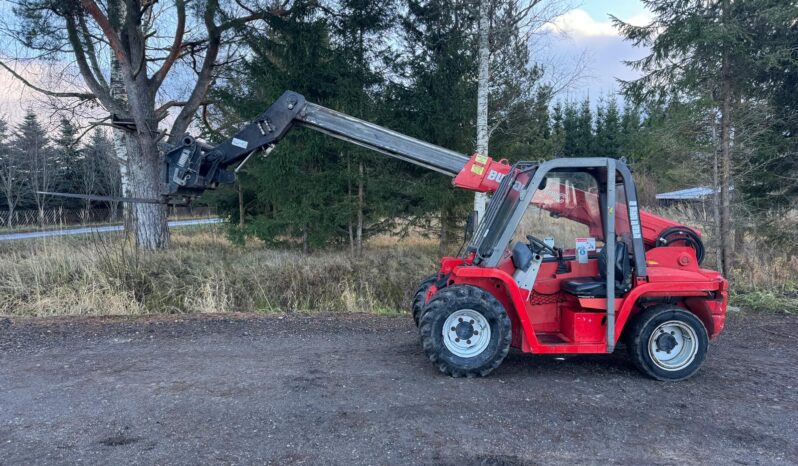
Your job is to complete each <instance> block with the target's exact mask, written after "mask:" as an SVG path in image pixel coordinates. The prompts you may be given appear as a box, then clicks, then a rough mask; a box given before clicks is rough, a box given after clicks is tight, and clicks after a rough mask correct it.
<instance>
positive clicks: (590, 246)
mask: <svg viewBox="0 0 798 466" xmlns="http://www.w3.org/2000/svg"><path fill="white" fill-rule="evenodd" d="M595 250H596V238H576V261H577V262H579V263H580V264H587V253H588V251H595Z"/></svg>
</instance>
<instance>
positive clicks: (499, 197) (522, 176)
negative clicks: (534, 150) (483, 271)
mask: <svg viewBox="0 0 798 466" xmlns="http://www.w3.org/2000/svg"><path fill="white" fill-rule="evenodd" d="M534 174H535V169H534V166H531V165H529V164H528V163H524V164H523V165H521V163H518V164H515V165H513V167H512V169H510V173H509V174H508V175H507V176H505V178H504V179H503V180H502V183H501V185H499V189H497V190H496V193H495V194H494V195H493V198H492V199H491V201H490V204H489V205H488V210H487V212H486V213H485V221H482V222H480V224H479V228H478V229H477V231H476V233H475V234H474V238H473V240H472V243H471V245H470V246H469V248H468V250H469V251H476V252H477V256H478V257H479V258H484V257H487V256H490V255H491V254H492V253H493V249H494V248H495V247H496V243H497V242H498V241H499V239H500V238H501V235H502V233H503V232H504V231H505V230H506V228H507V224H508V223H509V222H510V218H511V217H512V216H513V212H515V210H516V207H517V206H518V204H519V202H521V198H522V197H523V193H524V192H525V191H526V188H527V186H528V185H529V182H530V181H531V180H532V177H533V176H534Z"/></svg>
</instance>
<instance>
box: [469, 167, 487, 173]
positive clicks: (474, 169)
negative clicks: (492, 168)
mask: <svg viewBox="0 0 798 466" xmlns="http://www.w3.org/2000/svg"><path fill="white" fill-rule="evenodd" d="M471 171H472V172H474V173H476V174H477V175H481V174H482V173H483V172H484V171H485V167H480V166H479V165H472V166H471Z"/></svg>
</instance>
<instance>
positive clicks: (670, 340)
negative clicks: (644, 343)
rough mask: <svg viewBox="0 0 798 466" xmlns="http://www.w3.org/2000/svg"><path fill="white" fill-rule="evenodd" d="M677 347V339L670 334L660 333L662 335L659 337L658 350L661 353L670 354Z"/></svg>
mask: <svg viewBox="0 0 798 466" xmlns="http://www.w3.org/2000/svg"><path fill="white" fill-rule="evenodd" d="M677 345H678V343H677V342H676V337H674V336H673V335H671V334H670V333H660V335H659V336H658V337H657V348H658V349H659V350H660V351H665V352H666V353H670V352H671V350H673V349H674V348H676V346H677Z"/></svg>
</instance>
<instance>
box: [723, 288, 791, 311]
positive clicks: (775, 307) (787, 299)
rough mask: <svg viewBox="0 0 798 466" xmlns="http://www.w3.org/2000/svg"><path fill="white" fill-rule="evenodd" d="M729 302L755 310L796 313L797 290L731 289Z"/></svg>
mask: <svg viewBox="0 0 798 466" xmlns="http://www.w3.org/2000/svg"><path fill="white" fill-rule="evenodd" d="M729 302H730V303H731V304H732V305H734V306H738V307H740V308H743V309H746V310H751V311H755V312H774V313H786V314H798V292H792V293H788V292H774V291H747V292H734V291H732V293H731V296H730V297H729Z"/></svg>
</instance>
